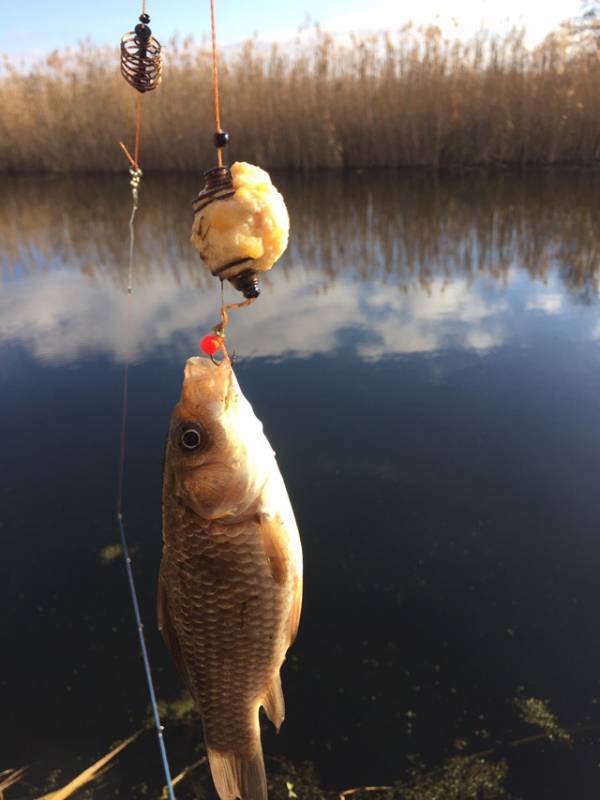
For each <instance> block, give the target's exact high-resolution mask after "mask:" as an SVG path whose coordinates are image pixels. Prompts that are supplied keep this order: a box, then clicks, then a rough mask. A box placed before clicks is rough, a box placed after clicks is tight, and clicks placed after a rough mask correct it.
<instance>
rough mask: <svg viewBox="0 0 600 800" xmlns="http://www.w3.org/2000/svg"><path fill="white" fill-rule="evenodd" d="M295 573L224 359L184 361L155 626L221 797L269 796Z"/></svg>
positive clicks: (273, 466) (270, 468)
mask: <svg viewBox="0 0 600 800" xmlns="http://www.w3.org/2000/svg"><path fill="white" fill-rule="evenodd" d="M302 570H303V567H302V547H301V543H300V535H299V532H298V527H297V524H296V520H295V517H294V512H293V510H292V506H291V503H290V500H289V497H288V493H287V490H286V487H285V484H284V481H283V478H282V476H281V472H280V471H279V467H278V465H277V461H276V459H275V453H274V451H273V449H272V448H271V446H270V444H269V442H268V440H267V437H266V436H265V434H264V431H263V426H262V423H261V422H260V421H259V420H258V419H257V417H256V416H255V414H254V411H253V409H252V406H251V405H250V403H249V402H248V400H247V399H246V398H245V397H244V395H243V394H242V391H241V389H240V387H239V384H238V381H237V378H236V376H235V374H234V371H233V367H232V364H231V361H230V360H229V358H228V357H227V356H226V357H225V358H224V360H223V361H221V362H220V363H215V362H214V361H213V360H212V359H207V358H201V357H194V358H190V359H188V361H187V362H186V365H185V370H184V380H183V387H182V390H181V397H180V399H179V402H178V403H177V405H176V406H175V408H174V410H173V414H172V417H171V423H170V427H169V433H168V437H167V444H166V450H165V465H164V475H163V552H162V559H161V564H160V571H159V580H158V625H159V628H160V630H161V632H162V636H163V639H164V641H165V643H166V645H167V647H168V649H169V650H170V652H171V654H172V656H173V659H174V661H175V664H176V666H177V669H178V671H179V672H180V674H181V676H182V678H183V682H184V683H185V685H186V687H187V689H188V691H189V692H190V694H191V696H192V698H193V700H194V704H195V707H196V709H197V711H198V712H199V714H200V717H201V719H202V727H203V731H204V742H205V745H206V751H207V755H208V761H209V765H210V770H211V774H212V777H213V782H214V784H215V788H216V790H217V793H218V795H219V797H220V798H221V800H235V798H239V799H240V800H266V798H267V780H266V773H265V766H264V759H263V753H262V744H261V736H260V727H259V709H260V707H261V706H262V708H263V709H264V711H265V713H266V715H267V717H268V718H269V719H270V720H271V722H272V723H273V724H274V726H275V728H276V729H277V731H279V728H280V727H281V724H282V722H283V719H284V716H285V704H284V698H283V691H282V687H281V677H280V669H281V666H282V663H283V661H284V659H285V656H286V652H287V650H288V648H289V647H290V645H291V644H292V643H293V641H294V640H295V638H296V634H297V632H298V626H299V622H300V613H301V606H302Z"/></svg>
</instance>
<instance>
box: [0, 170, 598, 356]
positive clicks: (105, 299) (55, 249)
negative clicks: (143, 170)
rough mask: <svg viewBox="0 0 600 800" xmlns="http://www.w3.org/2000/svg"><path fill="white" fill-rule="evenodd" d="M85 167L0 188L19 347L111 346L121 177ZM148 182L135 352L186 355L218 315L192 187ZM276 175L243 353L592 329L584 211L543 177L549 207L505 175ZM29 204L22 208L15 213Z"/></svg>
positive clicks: (120, 331)
mask: <svg viewBox="0 0 600 800" xmlns="http://www.w3.org/2000/svg"><path fill="white" fill-rule="evenodd" d="M89 180H90V182H91V183H90V186H91V188H92V189H93V191H89V192H87V193H86V194H81V193H80V191H79V188H80V183H81V179H80V181H79V183H77V184H74V183H72V182H69V181H55V182H46V183H45V184H44V185H43V186H42V189H43V191H40V186H39V185H38V186H37V187H36V184H35V182H32V181H29V182H25V183H23V182H19V181H14V183H13V185H12V187H11V191H10V192H8V193H7V192H5V193H4V195H3V196H4V198H5V200H4V205H5V208H4V209H3V211H4V216H3V217H2V220H3V221H2V223H0V229H2V233H3V239H2V242H3V244H2V245H1V246H0V263H2V264H3V271H4V283H3V286H2V289H1V293H0V343H10V342H19V343H21V344H23V345H25V346H26V347H27V348H28V349H29V350H30V351H31V352H32V354H33V355H34V356H35V357H37V358H39V359H42V360H44V361H50V362H52V361H61V362H72V361H76V360H78V359H79V358H81V357H82V356H84V355H85V354H88V353H96V354H106V355H108V356H110V357H113V358H116V359H119V360H120V359H121V358H122V357H123V354H124V342H125V319H126V314H125V312H126V302H127V296H126V294H125V293H124V291H123V278H124V273H125V258H126V236H125V235H124V230H123V228H124V220H126V218H127V202H128V197H127V194H126V192H123V187H122V186H121V184H120V183H119V184H117V183H115V182H110V181H108V182H106V181H103V182H99V181H97V180H96V182H95V183H94V179H92V178H90V179H89ZM152 180H153V183H152V184H151V186H150V188H149V190H148V192H147V195H146V196H145V197H143V205H142V213H141V214H140V224H139V227H138V241H139V243H140V247H139V249H138V267H137V270H136V273H137V280H136V289H135V295H134V303H133V306H134V320H133V350H134V357H135V359H137V360H139V359H143V358H144V357H146V356H148V355H150V354H151V353H154V352H155V351H156V349H157V348H160V347H163V346H164V347H168V348H169V353H170V355H172V356H173V357H175V356H176V355H179V356H180V357H181V358H184V357H186V356H187V355H189V354H191V353H193V352H194V351H195V350H196V347H197V344H196V343H197V339H198V337H199V336H200V335H202V334H203V333H204V332H206V331H207V330H208V329H209V328H210V327H211V326H212V325H213V324H214V323H215V322H216V320H217V313H218V304H219V292H218V287H217V286H216V285H214V283H211V282H210V281H209V279H208V277H207V275H206V274H205V273H204V272H203V270H202V266H201V264H199V262H198V261H197V260H196V257H195V254H194V252H193V251H192V249H191V247H190V246H189V244H188V235H189V231H188V225H189V209H188V204H187V199H188V197H187V195H188V194H190V193H191V190H192V188H193V187H192V185H191V184H190V183H189V182H185V181H181V180H175V179H173V178H166V179H165V180H166V182H167V184H168V186H167V187H166V189H165V190H164V192H163V191H162V190H161V178H160V177H158V176H157V177H154V178H153V179H152ZM288 180H289V181H290V185H289V186H283V187H282V188H283V189H284V191H285V192H286V194H287V195H288V197H289V200H290V206H291V209H290V210H291V214H292V221H293V228H292V240H291V241H292V244H291V247H290V251H289V253H288V254H287V255H286V256H285V257H284V259H283V261H282V263H281V266H279V267H277V268H276V270H275V271H274V273H273V274H272V275H269V276H267V279H266V281H265V286H264V290H263V295H262V297H261V298H260V299H259V301H258V302H257V303H256V304H255V305H254V306H253V307H252V309H251V310H249V311H244V312H240V313H234V314H233V315H232V323H231V326H230V334H231V342H232V345H233V347H234V348H237V349H238V351H239V352H240V354H241V355H243V356H244V357H272V358H273V357H281V356H284V355H295V356H301V357H302V356H309V355H312V354H316V353H331V352H335V351H336V349H338V348H339V347H342V346H347V345H348V343H350V342H351V343H352V347H354V350H355V352H356V355H357V356H359V357H361V358H363V359H377V358H380V357H382V356H386V355H399V354H407V353H428V352H434V351H439V350H442V349H447V348H460V349H469V350H475V351H479V352H485V351H487V350H489V349H490V348H494V347H498V346H501V345H503V344H505V343H508V342H510V341H511V340H512V339H513V338H514V337H515V336H516V335H517V334H518V336H519V339H520V341H521V342H522V341H523V340H524V339H525V340H526V338H527V331H532V330H534V329H535V326H536V325H537V326H539V325H543V324H548V320H549V318H552V320H553V324H565V325H566V324H567V323H569V325H570V328H571V329H573V327H575V329H576V330H577V331H578V333H577V335H580V336H581V337H583V338H586V339H591V338H594V336H596V337H597V328H596V325H597V323H596V320H595V315H594V314H590V313H587V314H586V313H583V314H582V313H578V312H577V308H578V307H579V309H581V308H582V307H583V308H585V307H586V305H587V307H588V310H590V309H589V306H590V305H591V304H593V303H595V301H596V297H597V286H598V275H597V272H596V269H597V268H596V266H595V265H596V264H597V263H598V261H597V260H593V259H591V258H590V247H591V246H593V247H595V248H596V251H597V250H598V243H597V242H596V241H595V239H594V240H593V241H592V242H591V241H590V239H589V235H590V226H589V225H587V222H586V220H585V219H583V221H582V223H581V226H580V229H578V228H577V226H574V224H573V220H574V219H581V218H582V215H583V216H584V217H585V214H583V212H582V210H581V209H576V213H577V214H578V215H579V216H578V217H574V216H572V215H571V216H568V210H569V209H568V208H567V207H565V206H564V204H563V202H564V193H563V195H557V194H556V193H555V192H553V191H552V185H551V184H547V182H546V184H544V183H542V189H543V188H544V187H545V193H544V194H545V197H546V198H547V200H548V203H551V202H554V205H553V206H552V205H548V206H545V207H543V215H542V216H539V217H538V216H536V214H535V210H536V209H537V210H538V211H540V210H541V208H542V207H540V206H539V190H540V187H539V186H538V187H537V189H538V191H537V192H534V191H533V190H532V195H531V197H529V195H527V193H526V192H525V193H524V192H523V187H522V185H521V184H520V183H515V182H514V183H513V184H512V190H511V188H510V187H511V184H510V182H509V183H508V184H505V183H502V182H500V183H499V184H497V185H496V192H495V193H494V192H493V191H492V190H491V189H490V186H489V182H488V183H482V184H481V187H482V188H483V189H485V192H486V194H485V196H483V197H480V200H481V202H480V204H479V205H476V206H474V205H473V204H472V202H471V198H470V196H469V195H468V194H465V191H464V181H463V182H457V183H455V184H453V183H452V182H451V181H450V182H449V183H448V184H447V185H443V186H442V187H440V185H438V184H435V185H432V184H431V182H430V181H428V180H421V181H418V180H416V181H415V180H414V179H406V180H405V181H404V183H403V185H402V186H400V187H398V186H397V184H390V183H389V174H388V175H387V176H382V177H381V180H380V181H379V182H377V181H375V182H373V181H371V182H370V183H369V184H368V191H365V188H366V184H365V182H364V178H363V177H362V176H356V177H355V179H354V181H353V180H351V179H349V178H348V177H347V176H346V177H344V178H342V177H340V176H337V177H336V178H335V179H333V178H328V179H327V180H325V182H323V179H320V180H319V181H316V180H314V181H310V180H309V181H306V180H303V181H300V179H288ZM299 181H300V182H299ZM285 182H286V180H285V178H283V179H282V183H284V184H285ZM194 185H195V184H194ZM75 187H77V191H76V190H75ZM534 188H535V187H534ZM511 191H513V193H514V192H516V193H517V197H516V198H515V197H514V196H512V195H511ZM567 194H568V193H567ZM166 196H167V197H170V198H171V200H170V201H169V203H168V204H166V203H167V201H166V200H165V197H166ZM6 198H10V200H8V199H6ZM36 198H37V200H36ZM561 198H562V199H561ZM515 200H518V201H519V202H520V206H517V212H515ZM36 202H37V204H38V210H37V212H36V213H35V214H34V215H33V217H32V216H31V214H29V215H27V214H25V213H24V211H25V207H26V206H28V205H29V206H30V205H31V204H32V203H33V204H35V203H36ZM33 218H34V219H35V220H36V225H35V226H31V227H30V228H28V227H27V224H25V223H24V220H31V219H33ZM548 218H550V220H551V221H552V222H553V223H554V225H555V227H554V228H552V227H550V228H548V227H547V220H548ZM561 219H562V220H563V223H564V225H563V228H562V229H561V228H560V226H559V228H558V232H557V228H556V224H558V222H559V221H560V220H561ZM536 220H537V222H536ZM538 223H539V224H538ZM24 224H25V227H24V228H23V225H24ZM544 230H545V231H546V235H545V236H544V235H543V233H544ZM578 237H579V240H580V242H579V245H578V244H577V238H578ZM584 254H585V263H584V261H583V260H582V259H583V255H584ZM569 259H570V260H569ZM587 265H590V266H587ZM228 296H229V298H231V299H234V297H237V295H236V293H234V292H233V291H230V292H228ZM573 300H574V301H576V303H577V304H578V306H576V305H575V304H574V303H573ZM350 331H352V336H349V335H348V334H349V332H350Z"/></svg>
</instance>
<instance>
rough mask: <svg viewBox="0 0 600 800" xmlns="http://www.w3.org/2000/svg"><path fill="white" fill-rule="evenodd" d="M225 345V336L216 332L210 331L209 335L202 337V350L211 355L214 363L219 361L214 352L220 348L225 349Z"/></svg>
mask: <svg viewBox="0 0 600 800" xmlns="http://www.w3.org/2000/svg"><path fill="white" fill-rule="evenodd" d="M223 346H224V342H223V338H222V337H221V336H217V335H216V334H214V333H209V334H208V335H207V336H204V338H202V339H200V350H202V352H203V353H206V355H207V356H210V360H211V361H212V362H213V364H217V363H218V362H217V361H215V359H214V358H213V356H214V354H215V353H217V352H218V351H219V350H223Z"/></svg>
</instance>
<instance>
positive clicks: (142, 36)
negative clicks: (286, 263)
mask: <svg viewBox="0 0 600 800" xmlns="http://www.w3.org/2000/svg"><path fill="white" fill-rule="evenodd" d="M134 30H135V35H136V36H137V38H138V39H139V40H140V42H144V43H146V42H147V41H148V39H150V37H151V36H152V31H151V30H150V28H149V27H148V26H147V25H136V26H135V28H134Z"/></svg>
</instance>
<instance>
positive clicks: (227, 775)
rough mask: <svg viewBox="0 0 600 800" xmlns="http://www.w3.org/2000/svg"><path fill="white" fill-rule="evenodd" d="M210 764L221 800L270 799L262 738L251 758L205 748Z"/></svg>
mask: <svg viewBox="0 0 600 800" xmlns="http://www.w3.org/2000/svg"><path fill="white" fill-rule="evenodd" d="M206 750H207V753H208V763H209V764H210V771H211V774H212V777H213V781H214V784H215V788H216V790H217V794H218V795H219V797H220V798H221V800H235V798H239V800H267V776H266V773H265V762H264V760H263V754H262V745H261V743H260V738H259V739H258V742H257V748H256V752H255V753H254V755H253V756H251V757H250V758H246V757H245V756H242V755H238V754H237V753H221V752H219V751H218V750H213V749H212V748H211V747H207V748H206Z"/></svg>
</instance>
